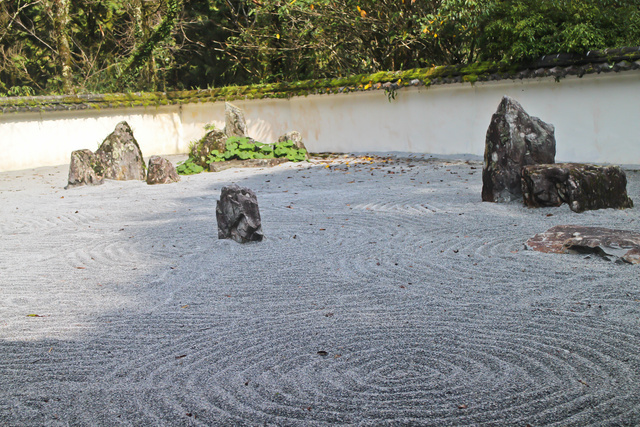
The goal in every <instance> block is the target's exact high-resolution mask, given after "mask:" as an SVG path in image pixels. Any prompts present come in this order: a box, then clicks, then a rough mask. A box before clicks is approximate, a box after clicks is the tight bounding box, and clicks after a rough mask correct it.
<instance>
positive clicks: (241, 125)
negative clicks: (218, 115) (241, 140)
mask: <svg viewBox="0 0 640 427" xmlns="http://www.w3.org/2000/svg"><path fill="white" fill-rule="evenodd" d="M224 123H225V125H224V133H225V134H226V135H227V136H239V137H243V136H245V135H246V133H247V122H246V121H245V119H244V112H243V111H242V110H241V109H240V108H238V107H236V106H235V105H233V104H231V103H230V102H225V103H224Z"/></svg>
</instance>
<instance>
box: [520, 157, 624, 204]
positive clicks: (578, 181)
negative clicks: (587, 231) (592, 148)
mask: <svg viewBox="0 0 640 427" xmlns="http://www.w3.org/2000/svg"><path fill="white" fill-rule="evenodd" d="M522 196H523V201H524V204H525V205H527V206H529V207H542V206H560V205H561V204H562V203H567V204H568V205H569V207H570V208H571V210H572V211H574V212H584V211H586V210H595V209H606V208H615V209H624V208H631V207H633V201H632V200H631V199H630V198H629V196H628V195H627V176H626V174H625V173H624V171H623V170H622V169H621V168H620V167H619V166H596V165H587V164H580V163H557V164H552V165H532V166H525V167H523V168H522Z"/></svg>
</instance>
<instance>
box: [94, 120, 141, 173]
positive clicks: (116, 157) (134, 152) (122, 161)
mask: <svg viewBox="0 0 640 427" xmlns="http://www.w3.org/2000/svg"><path fill="white" fill-rule="evenodd" d="M96 156H97V157H98V158H99V159H100V162H101V163H102V166H103V167H104V177H105V178H108V179H115V180H119V181H125V180H130V179H138V180H144V179H145V177H146V165H145V164H144V159H143V158H142V151H140V146H139V145H138V141H136V139H135V138H134V136H133V131H132V130H131V127H130V126H129V124H128V123H127V122H120V123H118V125H117V126H116V128H115V130H114V131H113V132H112V133H111V134H110V135H109V136H107V137H106V138H105V140H104V141H103V142H102V144H101V145H100V148H98V150H97V151H96Z"/></svg>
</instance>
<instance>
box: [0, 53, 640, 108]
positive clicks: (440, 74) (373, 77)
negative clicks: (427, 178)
mask: <svg viewBox="0 0 640 427" xmlns="http://www.w3.org/2000/svg"><path fill="white" fill-rule="evenodd" d="M639 69H640V47H627V48H620V49H606V50H602V51H600V50H594V51H589V52H587V54H586V55H577V54H556V55H546V56H543V57H542V58H540V59H538V60H536V61H533V62H530V63H521V64H509V63H507V62H478V63H473V64H470V65H449V66H438V67H432V68H414V69H410V70H405V71H394V72H392V71H381V72H378V73H374V74H360V75H356V76H350V77H346V78H335V79H318V80H303V81H297V82H285V83H273V84H260V85H251V86H227V87H221V88H214V89H200V90H185V91H173V92H137V93H112V94H86V95H59V96H58V95H56V96H33V97H31V96H28V97H0V112H1V113H2V114H8V113H18V112H43V111H73V110H91V109H95V110H99V109H104V108H123V107H147V106H162V105H175V104H190V103H202V102H216V101H233V100H238V99H264V98H283V99H289V98H291V97H295V96H306V95H314V94H335V93H349V92H360V91H371V90H384V91H385V93H386V94H387V96H388V97H389V98H390V99H391V98H393V97H395V94H396V92H397V91H398V90H400V89H402V88H404V87H411V86H431V85H443V84H455V83H465V82H468V83H471V84H473V83H475V82H478V81H497V80H517V79H536V78H545V77H553V78H555V79H556V81H559V80H560V79H562V78H564V77H567V76H577V77H582V76H584V75H587V74H600V73H610V72H616V73H617V72H622V71H631V70H639Z"/></svg>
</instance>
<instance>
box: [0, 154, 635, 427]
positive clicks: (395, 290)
mask: <svg viewBox="0 0 640 427" xmlns="http://www.w3.org/2000/svg"><path fill="white" fill-rule="evenodd" d="M435 157H436V156H434V157H430V156H429V155H421V156H415V155H414V156H411V157H410V158H408V157H407V156H406V155H401V154H397V153H396V157H394V158H393V159H391V160H389V161H383V159H380V158H377V159H373V160H372V161H373V163H370V161H368V160H365V159H363V158H362V157H360V158H359V159H356V158H353V157H351V158H340V159H334V160H325V161H314V162H312V163H301V164H286V165H282V166H278V167H275V168H272V169H243V170H238V169H235V170H233V169H232V170H227V171H224V172H220V173H205V174H200V175H195V176H191V177H182V180H181V182H179V183H176V184H169V185H157V186H147V185H146V184H145V183H143V182H131V181H129V182H115V181H108V182H106V183H105V184H104V185H101V186H95V187H79V188H74V189H70V190H64V189H63V187H64V186H65V185H66V178H67V173H68V166H60V167H52V168H40V169H34V170H26V171H19V172H2V173H0V235H1V240H0V356H1V357H0V425H7V426H25V425H29V426H30V425H33V426H41V425H74V426H75V425H87V426H98V425H103V426H113V425H135V426H142V425H216V426H217V425H220V426H228V425H239V426H245V425H246V426H257V425H274V426H276V425H277V426H280V425H282V426H322V425H357V426H370V425H394V426H396V425H411V426H414V425H425V426H426V425H433V426H443V425H452V426H460V425H500V426H502V425H514V426H525V425H531V426H541V425H561V426H566V425H576V426H585V425H598V426H600V425H639V424H640V328H639V326H640V266H631V265H617V264H614V263H611V262H607V261H604V260H602V259H600V258H597V257H595V256H584V255H552V254H542V253H538V252H532V251H526V250H524V246H523V244H524V242H525V241H526V240H527V239H528V238H529V237H531V236H533V235H534V234H536V233H539V232H543V231H545V230H547V229H548V228H550V227H552V226H555V225H560V224H577V225H587V226H603V227H610V228H619V229H627V230H633V231H636V232H637V231H639V230H640V213H639V212H640V211H639V210H638V208H633V209H627V210H612V209H606V210H599V211H591V212H585V213H582V214H576V213H573V212H571V211H570V210H569V208H568V207H567V206H562V207H560V208H545V209H527V208H526V207H523V206H522V205H521V204H519V203H509V204H492V203H482V202H481V200H480V190H481V186H482V180H481V173H482V164H481V161H480V159H478V158H474V157H466V158H464V159H463V160H459V159H455V158H447V159H444V158H442V157H440V158H439V159H438V158H435ZM172 160H173V161H174V162H175V161H176V160H177V158H175V157H173V158H172ZM347 162H348V164H347ZM637 169H638V168H633V167H632V168H631V169H627V178H628V180H629V185H628V191H629V195H630V197H631V198H632V199H633V200H634V201H635V202H636V203H637V204H638V203H640V173H639V172H638V170H637ZM232 182H235V183H238V184H240V185H243V186H247V187H249V188H251V189H252V190H254V191H255V192H256V194H257V196H258V202H259V206H260V211H261V215H262V221H263V231H264V233H265V235H266V240H264V241H263V242H261V243H252V244H245V245H240V244H238V243H236V242H234V241H231V240H218V238H217V228H216V220H215V204H216V200H217V199H218V197H219V195H220V190H221V188H222V187H223V186H224V185H227V184H230V183H232Z"/></svg>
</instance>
